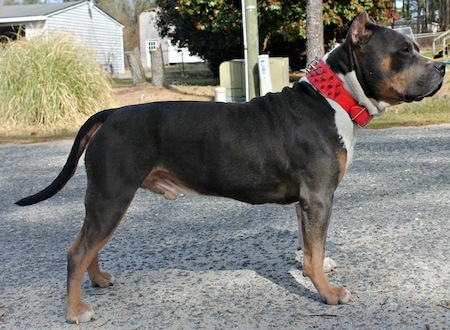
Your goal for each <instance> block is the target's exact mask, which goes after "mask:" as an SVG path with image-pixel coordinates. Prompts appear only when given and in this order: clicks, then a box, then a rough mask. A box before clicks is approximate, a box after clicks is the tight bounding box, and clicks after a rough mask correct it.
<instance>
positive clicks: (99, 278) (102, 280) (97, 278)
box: [90, 272, 116, 288]
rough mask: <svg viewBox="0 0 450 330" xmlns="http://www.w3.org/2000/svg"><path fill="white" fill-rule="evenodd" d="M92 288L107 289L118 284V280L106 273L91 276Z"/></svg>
mask: <svg viewBox="0 0 450 330" xmlns="http://www.w3.org/2000/svg"><path fill="white" fill-rule="evenodd" d="M90 278H91V283H92V286H94V287H99V288H107V287H109V286H113V285H114V283H115V282H116V278H115V277H114V276H113V275H111V274H109V273H106V272H100V273H97V274H93V275H92V276H90Z"/></svg>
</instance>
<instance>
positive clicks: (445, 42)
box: [433, 30, 450, 58]
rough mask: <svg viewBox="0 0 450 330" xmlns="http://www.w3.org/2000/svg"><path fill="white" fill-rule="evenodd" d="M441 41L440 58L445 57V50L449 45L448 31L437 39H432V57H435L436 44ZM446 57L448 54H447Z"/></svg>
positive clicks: (449, 36)
mask: <svg viewBox="0 0 450 330" xmlns="http://www.w3.org/2000/svg"><path fill="white" fill-rule="evenodd" d="M440 39H442V58H445V57H446V48H447V45H448V44H449V43H450V30H448V31H446V32H444V33H442V34H441V35H439V36H438V37H436V38H434V39H433V55H436V43H437V42H438V41H439V40H440ZM447 56H448V52H447Z"/></svg>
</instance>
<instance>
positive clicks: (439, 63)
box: [434, 62, 446, 75]
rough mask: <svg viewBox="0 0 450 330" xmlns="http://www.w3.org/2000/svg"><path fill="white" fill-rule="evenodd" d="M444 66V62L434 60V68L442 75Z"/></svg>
mask: <svg viewBox="0 0 450 330" xmlns="http://www.w3.org/2000/svg"><path fill="white" fill-rule="evenodd" d="M445 66H446V64H445V63H442V62H435V63H434V67H435V68H436V70H438V71H439V73H440V74H441V75H444V74H445Z"/></svg>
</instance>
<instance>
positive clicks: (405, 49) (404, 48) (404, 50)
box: [402, 46, 411, 53]
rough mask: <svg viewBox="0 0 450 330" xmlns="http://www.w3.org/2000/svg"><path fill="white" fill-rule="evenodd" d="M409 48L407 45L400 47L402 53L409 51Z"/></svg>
mask: <svg viewBox="0 0 450 330" xmlns="http://www.w3.org/2000/svg"><path fill="white" fill-rule="evenodd" d="M410 51H411V49H410V48H409V47H408V46H405V47H403V48H402V53H409V52H410Z"/></svg>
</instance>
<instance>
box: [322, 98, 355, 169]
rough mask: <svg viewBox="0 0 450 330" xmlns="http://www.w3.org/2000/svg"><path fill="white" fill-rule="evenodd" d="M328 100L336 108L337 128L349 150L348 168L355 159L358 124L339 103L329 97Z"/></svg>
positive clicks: (346, 148)
mask: <svg viewBox="0 0 450 330" xmlns="http://www.w3.org/2000/svg"><path fill="white" fill-rule="evenodd" d="M327 101H328V103H329V104H330V106H331V107H332V108H333V109H334V110H335V115H334V118H335V122H336V128H337V132H338V134H339V138H340V139H341V142H342V145H343V146H344V148H345V150H346V151H347V162H346V168H348V166H349V165H350V164H351V162H352V160H353V150H354V148H355V143H356V135H357V133H358V126H357V125H355V124H354V123H353V121H352V120H351V119H350V117H349V115H348V113H347V112H346V111H345V110H344V109H343V108H342V107H341V106H340V105H339V104H337V103H336V102H335V101H333V100H331V99H327Z"/></svg>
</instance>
